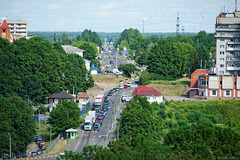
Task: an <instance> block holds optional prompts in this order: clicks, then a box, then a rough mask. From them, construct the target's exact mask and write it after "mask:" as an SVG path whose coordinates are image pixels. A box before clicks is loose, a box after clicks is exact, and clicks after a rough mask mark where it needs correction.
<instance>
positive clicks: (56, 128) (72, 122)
mask: <svg viewBox="0 0 240 160" xmlns="http://www.w3.org/2000/svg"><path fill="white" fill-rule="evenodd" d="M80 111H81V109H80V108H79V107H78V104H77V103H75V102H73V101H67V100H64V101H62V102H60V103H58V105H57V107H56V108H54V109H53V110H52V112H51V113H50V118H48V121H49V123H50V124H51V125H52V128H53V132H55V133H64V132H65V131H66V130H67V129H70V128H77V127H79V125H80Z"/></svg>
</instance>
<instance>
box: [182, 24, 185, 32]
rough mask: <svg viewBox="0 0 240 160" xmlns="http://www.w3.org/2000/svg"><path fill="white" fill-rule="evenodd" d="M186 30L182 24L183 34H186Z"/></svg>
mask: <svg viewBox="0 0 240 160" xmlns="http://www.w3.org/2000/svg"><path fill="white" fill-rule="evenodd" d="M184 32H185V29H184V26H182V34H184Z"/></svg>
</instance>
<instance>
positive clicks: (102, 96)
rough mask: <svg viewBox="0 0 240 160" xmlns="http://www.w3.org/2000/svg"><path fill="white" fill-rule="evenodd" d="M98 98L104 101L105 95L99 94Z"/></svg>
mask: <svg viewBox="0 0 240 160" xmlns="http://www.w3.org/2000/svg"><path fill="white" fill-rule="evenodd" d="M96 99H101V100H102V102H104V95H103V94H98V95H97V97H96Z"/></svg>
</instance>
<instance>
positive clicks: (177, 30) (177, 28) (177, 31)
mask: <svg viewBox="0 0 240 160" xmlns="http://www.w3.org/2000/svg"><path fill="white" fill-rule="evenodd" d="M179 30H180V24H179V11H178V12H177V24H176V36H178V35H179Z"/></svg>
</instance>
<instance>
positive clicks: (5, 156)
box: [2, 154, 13, 159]
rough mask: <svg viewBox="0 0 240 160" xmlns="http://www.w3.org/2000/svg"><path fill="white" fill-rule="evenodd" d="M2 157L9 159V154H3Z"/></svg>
mask: <svg viewBox="0 0 240 160" xmlns="http://www.w3.org/2000/svg"><path fill="white" fill-rule="evenodd" d="M11 158H13V157H11ZM2 159H10V154H4V155H3V157H2Z"/></svg>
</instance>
